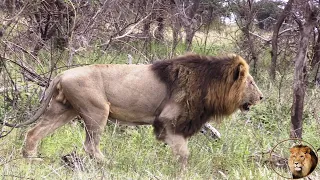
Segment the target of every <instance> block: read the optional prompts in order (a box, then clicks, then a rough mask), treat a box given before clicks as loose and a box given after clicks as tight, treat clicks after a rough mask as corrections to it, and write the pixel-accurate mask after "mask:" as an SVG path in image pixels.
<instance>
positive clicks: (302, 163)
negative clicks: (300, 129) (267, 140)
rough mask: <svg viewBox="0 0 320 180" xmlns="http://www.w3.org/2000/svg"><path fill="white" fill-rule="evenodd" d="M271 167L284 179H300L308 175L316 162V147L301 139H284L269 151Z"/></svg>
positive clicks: (315, 165)
mask: <svg viewBox="0 0 320 180" xmlns="http://www.w3.org/2000/svg"><path fill="white" fill-rule="evenodd" d="M269 160H270V162H272V163H271V167H272V169H273V170H274V171H275V172H276V173H277V174H278V175H279V176H281V177H283V178H286V179H300V178H303V177H306V176H308V175H310V174H311V173H312V172H313V171H314V169H315V168H316V167H317V164H318V154H317V151H316V149H315V148H314V147H313V146H312V145H311V144H310V143H308V142H306V141H303V140H302V139H296V138H292V139H286V140H283V141H281V142H279V143H278V144H277V145H276V146H274V147H273V149H272V150H271V152H270V159H269Z"/></svg>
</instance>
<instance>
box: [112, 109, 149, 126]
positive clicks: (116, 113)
mask: <svg viewBox="0 0 320 180" xmlns="http://www.w3.org/2000/svg"><path fill="white" fill-rule="evenodd" d="M109 119H110V120H112V121H114V122H119V123H120V124H127V125H143V124H152V123H153V121H154V119H155V115H154V114H152V113H151V112H149V113H148V112H137V111H131V110H128V109H123V108H119V107H112V105H111V108H110V115H109Z"/></svg>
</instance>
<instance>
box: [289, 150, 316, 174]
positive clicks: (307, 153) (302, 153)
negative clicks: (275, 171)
mask: <svg viewBox="0 0 320 180" xmlns="http://www.w3.org/2000/svg"><path fill="white" fill-rule="evenodd" d="M317 163H318V157H317V155H316V154H315V153H314V151H313V150H312V149H311V148H310V147H308V146H305V145H295V146H293V147H292V148H290V157H289V159H288V165H289V168H290V171H291V172H292V177H293V179H299V178H303V177H306V176H308V175H309V174H310V173H312V171H313V170H314V169H315V168H316V166H317Z"/></svg>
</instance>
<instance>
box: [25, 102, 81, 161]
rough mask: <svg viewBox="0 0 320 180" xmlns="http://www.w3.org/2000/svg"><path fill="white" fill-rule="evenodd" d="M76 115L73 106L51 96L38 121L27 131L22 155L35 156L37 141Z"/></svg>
mask: <svg viewBox="0 0 320 180" xmlns="http://www.w3.org/2000/svg"><path fill="white" fill-rule="evenodd" d="M76 115H77V113H76V111H74V110H73V108H72V107H71V106H70V105H68V104H65V103H62V102H60V101H57V100H56V99H55V98H52V100H51V103H50V105H49V107H48V109H47V111H46V112H45V113H44V114H43V115H42V117H41V118H40V122H39V123H38V124H37V125H35V126H34V127H33V128H32V129H30V130H29V131H28V133H27V134H26V138H25V145H24V148H23V151H22V154H23V157H36V156H37V146H38V143H39V142H40V141H41V139H43V138H44V137H46V136H47V135H49V134H51V133H52V132H53V131H55V130H56V129H58V128H59V127H61V126H62V125H64V124H66V123H67V122H69V121H71V120H72V119H73V118H74V117H75V116H76Z"/></svg>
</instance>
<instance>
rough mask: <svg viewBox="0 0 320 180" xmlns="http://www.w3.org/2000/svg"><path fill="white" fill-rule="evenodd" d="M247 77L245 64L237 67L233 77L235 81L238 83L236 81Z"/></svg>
mask: <svg viewBox="0 0 320 180" xmlns="http://www.w3.org/2000/svg"><path fill="white" fill-rule="evenodd" d="M245 75H246V69H245V67H244V66H243V64H239V65H238V66H237V67H236V70H235V72H234V75H233V79H234V81H236V80H239V79H242V78H243V77H245Z"/></svg>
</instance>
